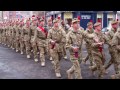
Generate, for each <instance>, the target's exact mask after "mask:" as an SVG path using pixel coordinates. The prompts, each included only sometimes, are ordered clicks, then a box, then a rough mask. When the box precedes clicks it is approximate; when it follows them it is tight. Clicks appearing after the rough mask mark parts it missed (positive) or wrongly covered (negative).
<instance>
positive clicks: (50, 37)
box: [47, 30, 52, 43]
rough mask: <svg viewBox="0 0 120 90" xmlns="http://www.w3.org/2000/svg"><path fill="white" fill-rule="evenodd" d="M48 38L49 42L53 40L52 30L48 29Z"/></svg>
mask: <svg viewBox="0 0 120 90" xmlns="http://www.w3.org/2000/svg"><path fill="white" fill-rule="evenodd" d="M47 40H48V43H50V42H51V41H52V35H51V30H49V31H48V35H47Z"/></svg>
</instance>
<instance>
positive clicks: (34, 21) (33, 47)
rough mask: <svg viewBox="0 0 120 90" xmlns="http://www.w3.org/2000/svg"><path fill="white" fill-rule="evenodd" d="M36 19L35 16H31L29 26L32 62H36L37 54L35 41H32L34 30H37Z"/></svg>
mask: <svg viewBox="0 0 120 90" xmlns="http://www.w3.org/2000/svg"><path fill="white" fill-rule="evenodd" d="M37 22H38V20H37V17H35V16H32V25H31V28H30V29H31V46H32V49H33V54H34V61H35V62H38V54H37V51H38V49H37V41H33V39H34V34H35V30H36V28H37Z"/></svg>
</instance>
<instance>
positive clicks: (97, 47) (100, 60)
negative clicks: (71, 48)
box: [90, 22, 106, 78]
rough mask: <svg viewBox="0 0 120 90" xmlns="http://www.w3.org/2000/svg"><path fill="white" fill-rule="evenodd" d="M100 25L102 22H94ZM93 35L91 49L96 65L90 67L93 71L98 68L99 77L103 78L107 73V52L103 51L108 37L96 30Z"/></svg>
mask: <svg viewBox="0 0 120 90" xmlns="http://www.w3.org/2000/svg"><path fill="white" fill-rule="evenodd" d="M99 25H101V23H98V22H97V23H95V24H94V27H96V26H99ZM93 35H94V38H93V39H92V40H91V47H92V49H91V50H92V57H93V61H94V62H95V64H94V66H90V68H91V70H92V71H95V70H98V72H99V73H98V77H99V78H103V75H104V74H105V67H104V63H105V54H104V52H103V44H104V43H105V42H106V38H105V36H104V34H103V33H102V32H99V33H98V32H96V31H94V33H93ZM96 39H97V40H96ZM100 43H101V44H100Z"/></svg>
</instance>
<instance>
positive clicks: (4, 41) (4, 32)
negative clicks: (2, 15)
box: [3, 22, 6, 45]
mask: <svg viewBox="0 0 120 90" xmlns="http://www.w3.org/2000/svg"><path fill="white" fill-rule="evenodd" d="M3 44H4V45H6V22H5V23H4V26H3Z"/></svg>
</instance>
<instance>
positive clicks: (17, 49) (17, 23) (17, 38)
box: [15, 20, 20, 52]
mask: <svg viewBox="0 0 120 90" xmlns="http://www.w3.org/2000/svg"><path fill="white" fill-rule="evenodd" d="M15 31H16V35H15V43H16V44H15V45H16V46H15V47H16V52H18V51H19V50H20V30H19V20H18V21H17V22H16V25H15Z"/></svg>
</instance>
